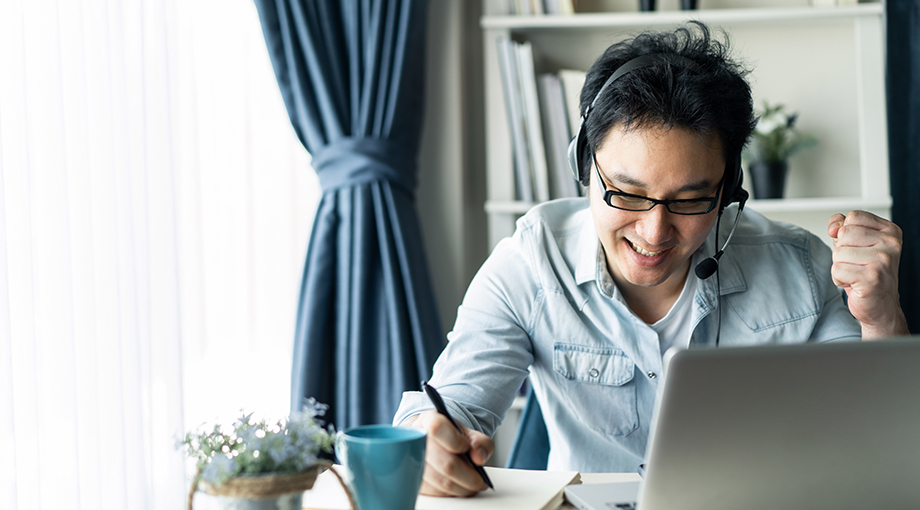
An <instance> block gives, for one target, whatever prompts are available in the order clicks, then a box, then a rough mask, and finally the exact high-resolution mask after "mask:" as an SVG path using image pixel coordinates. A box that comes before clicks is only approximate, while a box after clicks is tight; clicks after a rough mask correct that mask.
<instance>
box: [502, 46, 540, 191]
mask: <svg viewBox="0 0 920 510" xmlns="http://www.w3.org/2000/svg"><path fill="white" fill-rule="evenodd" d="M516 44H517V43H515V42H514V41H512V40H511V39H509V38H507V37H504V36H502V37H498V38H497V39H496V48H497V50H498V63H499V67H500V68H501V76H502V90H503V92H504V96H505V111H506V112H507V114H508V127H509V130H510V132H511V133H510V134H511V146H512V154H513V160H514V161H513V164H514V177H515V179H514V182H515V190H516V193H517V199H518V200H523V201H525V202H533V199H534V187H533V170H532V169H531V162H530V154H529V148H528V144H527V126H526V120H525V119H524V104H523V103H524V101H523V96H522V92H521V83H520V82H521V80H520V71H519V65H518V63H517V61H518V57H517V50H516V49H515V45H516Z"/></svg>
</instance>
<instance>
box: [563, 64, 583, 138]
mask: <svg viewBox="0 0 920 510" xmlns="http://www.w3.org/2000/svg"><path fill="white" fill-rule="evenodd" d="M587 74H588V73H586V72H584V71H577V70H573V69H563V70H561V71H559V79H560V80H562V90H563V93H564V94H565V107H566V111H567V113H568V116H569V127H570V128H571V130H572V135H573V136H574V135H575V133H577V132H578V125H579V124H580V123H581V88H582V87H584V86H585V76H587Z"/></svg>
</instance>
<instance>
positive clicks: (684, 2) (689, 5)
mask: <svg viewBox="0 0 920 510" xmlns="http://www.w3.org/2000/svg"><path fill="white" fill-rule="evenodd" d="M696 4H697V1H696V0H680V8H681V9H683V10H685V11H693V10H696Z"/></svg>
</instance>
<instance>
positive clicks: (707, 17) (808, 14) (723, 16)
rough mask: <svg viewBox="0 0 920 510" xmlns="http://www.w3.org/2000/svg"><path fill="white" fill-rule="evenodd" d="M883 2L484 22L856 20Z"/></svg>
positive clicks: (497, 25) (520, 25) (516, 25)
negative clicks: (840, 5) (835, 5)
mask: <svg viewBox="0 0 920 510" xmlns="http://www.w3.org/2000/svg"><path fill="white" fill-rule="evenodd" d="M883 12H884V9H883V8H882V4H881V3H868V4H859V5H854V6H844V7H790V8H769V7H767V8H756V9H755V8H752V9H700V10H695V11H655V12H616V13H582V14H572V15H534V16H485V17H483V18H482V19H481V21H480V24H481V26H482V28H485V29H505V30H529V29H553V28H563V29H573V28H585V29H592V28H607V29H621V28H644V27H647V26H649V25H658V26H660V25H671V24H675V25H676V24H680V23H683V22H685V21H687V20H690V19H695V20H699V21H702V22H704V23H706V24H724V23H732V24H747V23H755V24H756V23H768V22H782V23H795V22H799V21H801V22H811V21H832V20H848V19H849V20H852V19H853V18H855V17H860V16H881V15H882V14H883Z"/></svg>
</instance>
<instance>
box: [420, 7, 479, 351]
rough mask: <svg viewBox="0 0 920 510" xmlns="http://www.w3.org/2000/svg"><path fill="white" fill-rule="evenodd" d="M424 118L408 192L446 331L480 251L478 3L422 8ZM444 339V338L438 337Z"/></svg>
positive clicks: (477, 265) (475, 267)
mask: <svg viewBox="0 0 920 510" xmlns="http://www.w3.org/2000/svg"><path fill="white" fill-rule="evenodd" d="M428 9H429V12H428V17H429V25H428V48H427V50H428V52H427V62H426V64H427V77H426V79H427V82H426V100H425V120H424V125H423V134H422V141H421V154H420V156H419V185H418V189H417V191H416V197H417V203H418V209H419V215H420V217H421V224H422V235H423V236H424V241H425V248H426V252H427V254H428V265H429V268H430V270H431V274H432V279H433V281H434V287H435V295H436V297H437V300H438V309H439V312H440V316H441V325H442V328H443V329H444V332H445V333H446V332H447V331H449V330H450V329H451V327H452V326H453V323H454V319H455V318H456V315H457V306H458V305H459V304H460V301H461V300H462V299H463V294H464V293H465V291H466V287H467V285H469V282H470V280H471V279H472V277H473V275H474V274H475V272H476V270H477V269H478V268H479V266H480V265H481V264H482V262H483V261H484V260H485V257H486V255H487V252H486V250H487V247H486V246H487V239H486V234H487V232H486V218H485V212H484V211H483V203H484V202H485V173H484V170H483V166H484V164H483V161H484V156H483V146H484V140H483V134H482V133H483V127H482V126H483V116H482V104H483V103H482V89H483V81H482V45H481V39H482V37H481V35H480V31H479V17H480V12H481V11H480V6H479V3H478V2H461V1H432V2H430V3H429V6H428ZM445 341H446V339H445Z"/></svg>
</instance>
